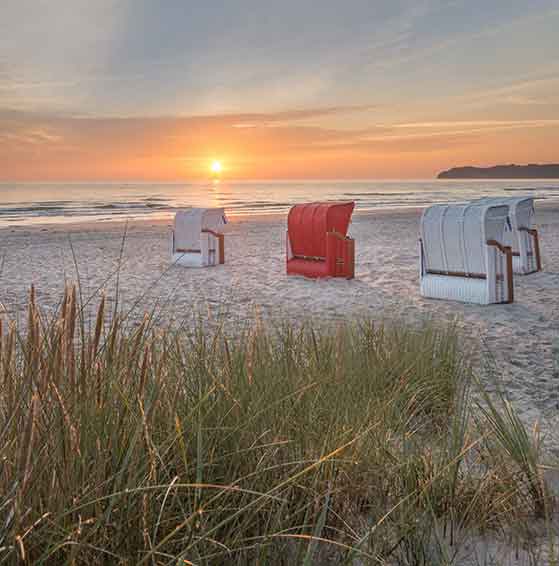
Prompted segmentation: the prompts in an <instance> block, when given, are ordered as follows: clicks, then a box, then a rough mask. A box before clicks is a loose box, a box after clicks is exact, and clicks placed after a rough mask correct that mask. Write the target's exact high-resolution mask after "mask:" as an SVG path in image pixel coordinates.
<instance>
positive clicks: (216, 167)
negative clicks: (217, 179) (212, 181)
mask: <svg viewBox="0 0 559 566" xmlns="http://www.w3.org/2000/svg"><path fill="white" fill-rule="evenodd" d="M211 170H212V173H213V174H214V175H219V174H220V173H221V162H220V161H212V166H211Z"/></svg>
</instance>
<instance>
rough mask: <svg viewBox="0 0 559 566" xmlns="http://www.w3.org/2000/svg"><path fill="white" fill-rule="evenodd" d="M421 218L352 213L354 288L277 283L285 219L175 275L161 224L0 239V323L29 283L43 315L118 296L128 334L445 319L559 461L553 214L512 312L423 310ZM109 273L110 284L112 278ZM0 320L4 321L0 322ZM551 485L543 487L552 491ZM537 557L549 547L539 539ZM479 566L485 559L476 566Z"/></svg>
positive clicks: (241, 228)
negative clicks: (65, 295)
mask: <svg viewBox="0 0 559 566" xmlns="http://www.w3.org/2000/svg"><path fill="white" fill-rule="evenodd" d="M420 215H421V211H420V210H396V211H395V210H392V211H379V212H376V213H374V214H356V215H355V216H354V220H353V223H352V226H351V235H352V236H353V237H354V238H355V239H356V257H357V262H356V277H355V279H354V280H352V281H346V280H323V281H313V280H307V279H303V278H299V277H289V278H288V277H287V276H286V274H285V244H284V242H285V217H284V216H282V217H278V216H269V217H252V218H236V219H233V220H232V221H231V223H230V224H229V225H228V227H227V237H226V265H224V266H219V267H214V268H208V269H185V268H181V267H177V266H172V265H170V254H169V234H170V226H171V220H170V219H167V220H164V221H161V220H145V221H136V222H133V223H130V224H128V225H127V229H126V236H125V237H123V235H124V231H125V225H124V224H123V223H117V222H112V223H102V222H97V223H92V224H88V225H76V224H67V225H63V226H61V225H58V226H42V227H41V226H38V227H33V228H26V227H14V228H10V229H3V230H0V263H1V264H2V265H1V271H0V303H1V304H0V316H1V317H2V318H4V319H7V318H11V319H14V318H18V317H24V316H25V308H26V302H27V297H28V292H29V286H30V284H31V283H33V284H34V285H35V288H36V293H37V297H38V301H39V303H40V305H41V307H42V308H43V309H44V310H45V312H46V313H47V314H48V313H49V312H52V311H53V310H54V309H55V308H56V307H57V304H58V302H59V301H60V299H61V296H62V292H63V290H64V285H65V282H68V283H72V282H76V281H77V280H78V274H79V281H80V288H81V293H82V299H83V300H84V301H86V302H87V301H88V300H89V299H90V298H91V301H90V303H89V307H88V308H89V311H90V313H89V314H91V316H94V312H95V308H96V305H97V303H98V300H99V297H98V294H99V292H100V291H104V292H105V293H106V294H107V297H108V301H109V305H113V306H114V303H113V297H114V295H115V292H116V288H117V286H118V293H119V297H120V301H121V302H120V307H122V308H123V309H124V310H125V311H128V310H130V309H131V310H130V318H129V320H131V321H132V322H133V323H134V322H137V321H139V320H140V318H141V317H142V316H143V313H144V311H149V310H150V309H152V308H154V306H156V307H157V310H158V312H160V313H161V314H162V319H161V321H160V322H161V323H162V324H168V323H173V324H175V325H177V324H187V325H191V324H193V319H194V318H197V317H201V318H202V320H204V321H209V322H210V323H221V322H225V324H226V325H230V326H235V325H236V324H243V323H245V322H247V321H248V322H251V321H253V320H254V317H255V316H259V317H262V318H271V319H273V320H281V319H285V318H287V319H289V320H295V321H304V320H307V319H312V320H313V321H314V322H317V323H321V322H323V321H332V320H333V321H336V320H340V321H343V320H358V319H359V318H361V317H369V318H373V319H377V320H381V319H383V318H387V319H392V318H394V317H397V318H401V319H403V320H404V321H406V322H411V323H413V324H415V323H421V322H422V321H423V320H433V321H434V322H435V323H438V324H440V323H446V321H453V320H456V323H457V324H458V326H459V328H460V331H461V333H462V336H463V339H464V348H465V350H466V351H467V352H468V353H469V355H471V356H472V357H473V358H472V359H474V360H483V361H487V360H490V359H491V358H494V360H495V367H497V368H498V373H497V374H496V375H495V374H493V373H492V372H491V371H489V370H487V369H483V368H479V369H480V370H481V371H480V375H481V376H482V379H483V381H484V382H485V385H486V387H487V389H488V390H490V391H491V390H492V389H493V388H495V387H499V388H500V389H501V390H502V391H503V392H504V393H505V395H506V397H507V398H508V399H509V400H510V401H511V402H512V403H513V405H514V406H515V407H516V409H517V411H518V413H519V414H520V416H521V417H522V419H523V421H524V422H525V423H526V425H528V426H529V427H530V428H532V427H533V426H534V425H535V423H536V422H538V423H539V426H540V427H541V430H542V432H543V440H544V442H545V445H546V447H547V448H548V449H549V450H550V452H551V453H552V454H554V455H555V456H557V455H559V435H558V433H557V431H558V430H559V426H558V425H559V389H558V388H557V383H558V381H559V376H557V375H555V376H554V368H553V359H552V344H553V341H554V339H557V337H558V336H559V206H558V205H555V206H550V205H549V204H547V205H545V206H544V205H539V206H538V207H537V219H538V224H539V226H538V227H539V230H540V235H541V241H542V255H543V264H544V272H542V273H537V274H533V275H529V276H524V277H521V276H518V277H516V278H515V296H516V302H515V303H514V304H512V305H491V306H486V307H483V306H476V305H466V304H461V303H454V302H445V301H436V300H426V299H423V298H421V297H420V295H419V278H418V262H419V254H418V228H419V219H420ZM117 274H118V277H117ZM2 311H3V313H2ZM555 475H556V474H553V475H550V476H549V480H550V481H551V482H552V483H553V484H555V486H556V487H557V485H558V484H559V482H557V481H556V478H555ZM536 527H537V525H535V529H536V531H535V532H537V530H538V529H540V530H541V531H542V532H541V533H540V534H539V535H538V537H539V536H541V537H542V538H541V544H539V545H538V549H539V550H541V552H542V553H543V554H542V556H541V557H540V560H541V562H540V563H541V564H544V563H550V562H549V560H547V559H544V556H545V555H546V553H547V551H548V545H547V542H546V538H545V536H544V535H546V534H547V531H544V530H542V529H541V526H540V527H537V528H536ZM472 544H473V545H474V546H471V545H470V546H468V548H466V549H465V550H467V551H468V552H469V553H470V554H471V555H472V556H477V558H476V559H475V560H474V559H468V560H466V559H465V560H464V561H460V563H461V564H468V565H471V566H473V565H474V564H483V563H493V562H491V560H492V557H494V556H497V557H499V562H498V563H500V564H506V565H510V566H526V565H528V564H531V563H532V562H530V554H529V553H528V551H526V550H523V549H520V550H519V549H517V548H516V547H515V546H514V545H511V544H509V542H508V541H507V540H502V541H500V540H498V539H495V538H492V537H490V538H489V539H487V540H486V539H483V538H480V537H478V538H477V539H475V540H474V542H473V543H472ZM484 560H487V561H486V562H484Z"/></svg>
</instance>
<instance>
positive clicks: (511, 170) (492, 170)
mask: <svg viewBox="0 0 559 566" xmlns="http://www.w3.org/2000/svg"><path fill="white" fill-rule="evenodd" d="M437 179H559V163H549V164H543V165H539V164H534V163H530V164H529V165H514V164H512V165H495V166H493V167H452V168H451V169H448V170H446V171H442V172H441V173H439V174H438V175H437Z"/></svg>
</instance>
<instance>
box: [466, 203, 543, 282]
mask: <svg viewBox="0 0 559 566" xmlns="http://www.w3.org/2000/svg"><path fill="white" fill-rule="evenodd" d="M472 202H473V204H481V205H487V204H496V205H505V206H508V208H509V214H508V221H507V223H506V225H505V235H504V238H503V243H504V244H505V245H506V246H510V247H511V248H512V256H513V257H512V267H513V271H514V273H517V274H519V275H529V274H530V273H535V272H537V271H541V270H542V260H541V255H540V241H539V235H538V231H537V229H536V213H535V210H534V198H533V197H526V196H524V197H485V198H481V199H477V200H475V201H472Z"/></svg>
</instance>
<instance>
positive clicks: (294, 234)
mask: <svg viewBox="0 0 559 566" xmlns="http://www.w3.org/2000/svg"><path fill="white" fill-rule="evenodd" d="M354 207H355V203H354V202H353V201H349V202H313V203H308V204H297V205H295V206H293V207H292V208H291V210H290V211H289V215H288V217H287V274H288V275H303V276H305V277H313V278H318V277H345V278H346V279H352V278H353V277H354V275H355V242H354V240H353V239H352V238H348V237H347V230H348V227H349V224H350V222H351V215H352V213H353V209H354Z"/></svg>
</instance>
